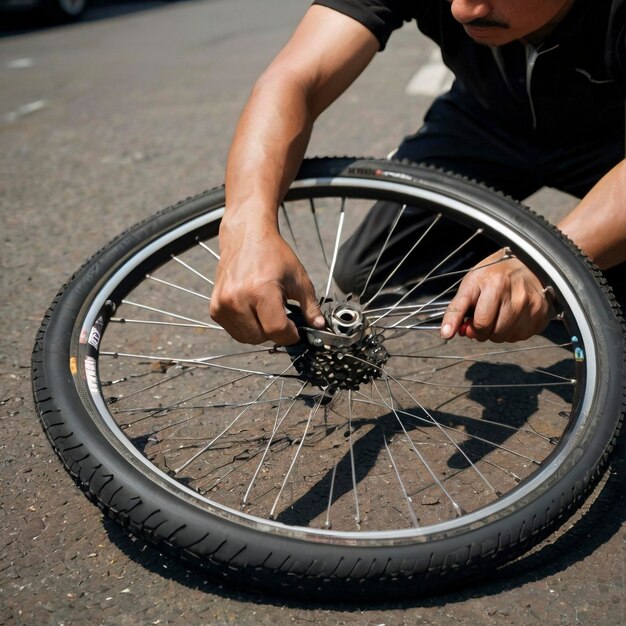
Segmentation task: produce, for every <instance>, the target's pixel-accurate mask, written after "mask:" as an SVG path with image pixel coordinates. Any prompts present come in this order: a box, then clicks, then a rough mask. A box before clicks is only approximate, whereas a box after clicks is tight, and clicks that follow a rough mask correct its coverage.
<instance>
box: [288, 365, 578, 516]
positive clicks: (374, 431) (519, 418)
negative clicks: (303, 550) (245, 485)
mask: <svg viewBox="0 0 626 626" xmlns="http://www.w3.org/2000/svg"><path fill="white" fill-rule="evenodd" d="M572 376H573V371H572V364H571V360H570V359H566V360H563V361H560V362H557V363H554V364H553V365H552V366H550V367H548V368H545V369H542V370H541V371H539V372H530V373H529V372H528V371H527V370H525V369H523V368H521V367H520V366H518V365H511V364H497V365H494V364H489V363H474V364H472V365H471V366H470V367H468V369H467V371H466V372H465V378H466V379H467V381H468V382H469V383H470V384H471V390H470V392H469V393H468V396H467V397H468V399H469V400H470V401H472V402H475V403H476V404H478V405H480V406H482V407H483V410H482V419H470V418H468V417H466V416H464V415H459V414H456V413H450V412H445V411H439V410H430V411H425V410H424V409H423V408H422V407H415V406H414V407H401V408H399V410H398V412H397V413H396V412H389V413H386V414H384V415H381V416H378V417H376V418H375V419H374V420H372V419H363V420H358V419H357V420H353V422H352V427H353V439H354V444H353V454H354V457H355V458H356V459H358V462H357V463H355V464H354V465H355V467H354V472H355V474H354V481H355V483H356V484H357V485H358V484H360V483H361V481H362V480H363V479H364V478H365V477H366V476H368V474H369V473H370V472H371V471H372V470H373V468H374V466H375V465H376V464H377V463H378V462H379V456H380V454H384V453H385V448H386V443H385V441H389V440H390V439H391V438H392V437H393V436H410V434H411V433H412V432H414V431H419V430H422V431H426V430H429V429H432V428H444V429H446V431H448V432H449V431H457V430H458V431H462V432H463V433H464V435H466V437H467V438H466V439H465V441H463V442H461V443H455V446H456V447H457V452H455V453H454V454H452V455H451V456H450V458H449V459H448V460H447V465H448V467H449V468H450V469H454V470H464V469H468V468H470V467H472V466H473V465H475V464H477V463H478V462H480V461H481V460H482V459H483V458H484V457H485V456H487V455H488V454H489V453H490V452H493V451H494V450H496V449H498V448H503V447H504V446H505V445H506V442H507V440H508V439H509V438H511V437H514V436H515V435H516V434H517V429H521V428H523V427H524V426H525V425H527V424H528V420H529V418H530V417H531V416H533V415H534V414H535V413H536V411H537V409H538V408H539V395H540V394H541V392H542V391H544V390H545V389H548V388H549V389H550V390H551V391H552V392H553V393H555V394H557V395H559V396H560V397H561V398H562V399H563V400H564V401H565V402H567V403H568V404H571V403H572V401H573V387H572V386H571V385H569V384H564V385H555V386H550V387H547V386H546V381H551V380H566V379H567V380H571V379H572ZM551 377H553V378H551ZM489 383H490V384H489ZM483 384H484V386H483ZM493 385H496V386H497V385H502V391H501V392H500V393H497V392H494V389H493ZM518 385H519V386H518ZM394 400H395V398H394ZM394 404H395V405H396V406H398V404H399V403H398V402H397V401H395V402H394ZM502 416H506V420H503V419H502ZM494 424H500V425H502V426H501V427H499V428H498V427H496V428H494ZM373 425H374V426H375V427H374V428H372V427H371V426H373ZM367 427H369V430H366V429H367ZM359 431H366V432H365V433H364V434H360V433H359ZM352 471H353V470H352V456H351V454H350V452H346V454H345V455H344V456H343V458H342V459H341V460H340V461H339V462H338V463H337V465H336V467H335V468H333V469H332V470H329V471H328V472H327V473H326V474H325V475H324V476H322V477H321V478H320V480H319V481H318V482H317V483H316V484H315V485H312V486H311V488H310V489H308V491H307V493H306V494H304V495H303V496H301V497H300V498H299V499H298V500H296V501H294V502H292V503H291V504H290V506H289V508H287V509H285V510H284V511H283V512H281V513H280V514H279V515H278V517H277V520H278V521H279V522H281V523H283V524H288V525H303V524H304V525H306V524H307V522H308V523H309V524H310V523H311V522H313V520H315V519H316V518H317V517H318V516H320V515H322V514H323V513H324V512H325V510H326V508H327V505H328V496H327V494H329V493H332V494H333V500H334V501H337V500H339V499H340V498H341V497H342V496H344V495H345V494H347V493H349V492H351V491H352V490H353V489H354V485H353V482H352V480H353V478H352Z"/></svg>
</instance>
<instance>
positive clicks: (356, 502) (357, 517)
mask: <svg viewBox="0 0 626 626" xmlns="http://www.w3.org/2000/svg"><path fill="white" fill-rule="evenodd" d="M352 408H353V398H352V389H349V390H348V444H349V446H350V473H351V474H352V490H353V491H354V508H355V515H354V520H355V522H356V525H357V528H358V527H359V526H360V524H361V512H360V510H359V494H358V492H357V489H356V467H355V461H354V443H353V441H352V417H353V416H352Z"/></svg>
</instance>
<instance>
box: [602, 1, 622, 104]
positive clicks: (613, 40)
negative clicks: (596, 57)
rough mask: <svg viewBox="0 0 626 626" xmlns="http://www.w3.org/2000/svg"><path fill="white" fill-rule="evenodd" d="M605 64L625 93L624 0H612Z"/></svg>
mask: <svg viewBox="0 0 626 626" xmlns="http://www.w3.org/2000/svg"><path fill="white" fill-rule="evenodd" d="M606 59H607V65H608V68H609V72H610V74H611V77H612V78H613V80H615V82H616V83H617V84H618V86H619V87H620V89H621V91H622V93H623V94H624V95H626V1H625V0H614V1H613V4H612V8H611V17H610V19H609V30H608V36H607V57H606Z"/></svg>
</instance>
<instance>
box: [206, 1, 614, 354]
mask: <svg viewBox="0 0 626 626" xmlns="http://www.w3.org/2000/svg"><path fill="white" fill-rule="evenodd" d="M625 13H626V6H625V4H624V1H623V0H613V1H611V0H413V1H410V0H318V1H317V2H316V3H315V4H314V5H313V6H312V7H311V8H310V9H309V11H308V12H307V13H306V15H305V17H304V18H303V20H302V22H301V23H300V25H299V26H298V28H297V29H296V31H295V33H294V35H293V37H292V38H291V40H290V41H289V42H288V44H287V45H286V46H285V48H284V49H283V50H282V51H281V52H280V53H279V55H278V56H277V57H276V59H275V60H274V61H273V62H272V63H271V65H270V66H269V68H268V69H267V70H266V71H265V73H264V74H263V75H262V76H261V78H260V79H259V81H258V82H257V84H256V86H255V88H254V90H253V93H252V95H251V97H250V100H249V101H248V104H247V106H246V108H245V110H244V112H243V114H242V116H241V119H240V122H239V124H238V127H237V131H236V134H235V138H234V140H233V143H232V146H231V150H230V153H229V158H228V164H227V173H226V204H227V210H226V214H225V217H224V219H223V222H222V226H221V230H220V247H221V261H220V265H219V267H218V275H217V282H216V287H215V290H214V293H213V298H212V302H211V315H212V316H213V317H214V319H215V320H217V321H218V322H219V323H221V324H222V325H223V326H224V327H225V328H226V330H227V331H228V332H229V333H230V334H231V335H232V336H233V337H234V338H235V339H237V340H239V341H242V342H247V343H260V342H262V341H265V340H271V341H274V342H275V343H277V344H282V345H286V344H290V343H294V342H296V341H297V340H298V334H297V331H296V328H295V326H294V324H293V323H292V322H291V321H290V320H289V319H288V318H287V316H286V315H285V312H284V306H283V305H284V302H285V300H286V299H293V300H297V301H298V302H299V303H300V306H301V309H302V311H303V313H304V316H305V318H306V320H307V322H308V323H309V324H310V325H311V326H313V327H317V328H321V327H323V325H324V319H323V317H322V315H321V312H320V309H319V306H318V302H317V299H316V295H315V293H314V290H313V287H312V285H311V282H310V280H309V278H308V276H307V274H306V272H305V270H304V268H303V267H302V265H301V264H300V263H299V261H298V260H297V258H296V256H295V255H294V253H293V251H292V250H291V249H290V248H289V246H288V245H287V244H286V243H285V242H284V241H283V239H282V238H281V237H280V234H279V232H278V227H277V207H278V205H279V203H280V200H281V198H282V197H283V195H284V193H285V192H286V190H287V188H288V186H289V184H290V182H291V180H292V178H293V176H295V173H296V172H297V170H298V168H299V165H300V162H301V160H302V158H303V155H304V153H305V150H306V146H307V142H308V139H309V136H310V133H311V131H312V127H313V123H314V121H315V119H316V118H317V117H318V116H319V115H320V113H321V112H322V111H323V110H324V109H325V108H326V107H328V106H329V105H330V104H331V103H332V102H333V101H334V100H335V99H336V98H337V97H338V96H339V95H340V94H341V93H342V92H343V91H344V90H345V89H346V88H347V87H348V86H349V85H350V84H351V83H352V82H353V81H354V80H355V78H356V77H357V76H358V75H359V74H360V72H361V71H362V70H363V69H364V68H365V67H366V66H367V65H368V63H369V62H370V61H371V59H372V58H373V57H374V55H375V54H376V52H378V51H379V50H382V49H384V47H385V44H386V41H387V39H388V37H389V35H390V34H391V32H392V31H393V30H394V29H395V28H398V27H399V26H401V25H402V24H403V22H404V21H408V20H412V19H415V20H416V21H417V24H418V26H419V28H420V30H422V31H423V32H424V34H426V35H427V36H429V37H431V38H432V39H433V40H434V41H435V42H437V43H438V44H439V45H440V46H441V49H442V55H443V59H444V62H445V63H446V64H447V65H448V66H449V67H450V68H451V69H452V70H453V71H454V73H455V75H456V81H455V83H454V85H453V87H452V89H451V91H450V92H449V93H447V94H444V95H443V96H441V97H440V98H438V99H437V100H436V101H435V103H434V104H433V106H432V107H431V109H430V110H429V112H428V114H427V116H426V118H425V124H424V126H423V127H422V129H420V131H419V132H418V133H417V134H416V135H414V136H413V137H409V138H407V139H405V141H404V142H403V143H402V144H401V146H400V147H399V149H398V152H397V157H398V158H410V159H411V160H416V161H422V162H430V163H433V164H435V165H440V166H443V167H445V168H446V169H453V170H456V171H457V172H459V173H461V174H465V175H469V176H470V177H472V178H475V179H479V180H482V181H484V182H486V183H487V184H489V185H491V186H493V187H496V188H499V189H501V190H503V191H505V192H507V193H509V194H512V195H514V196H515V197H517V198H523V197H525V196H527V195H530V193H532V192H533V191H535V190H536V189H538V188H540V187H541V186H543V185H547V184H549V185H551V186H554V187H557V188H560V189H563V190H565V191H569V192H570V193H574V194H576V195H579V196H581V197H582V200H581V202H580V204H579V205H578V206H577V207H576V208H575V210H574V211H573V212H572V213H570V214H569V215H568V216H567V217H566V218H565V219H564V220H563V221H562V222H561V223H560V224H559V227H560V228H561V230H563V232H565V233H566V234H567V235H568V236H569V237H570V238H571V239H572V240H573V241H574V242H575V243H577V244H578V246H579V247H580V248H581V249H582V250H584V251H585V252H586V253H587V255H588V256H590V257H591V258H592V259H593V260H594V261H595V262H596V263H597V264H598V265H599V266H600V267H601V268H612V267H616V266H617V270H616V271H618V272H622V270H623V266H622V267H620V266H619V264H623V263H624V262H626V162H625V161H624V160H623V157H624V134H625V131H624V93H625V92H626V50H625V45H626V44H625V36H626V35H625V31H626V24H625V22H626V19H625ZM367 219H368V220H369V222H370V223H372V222H373V221H374V222H376V220H382V221H384V220H385V216H384V215H381V214H380V211H379V212H378V213H377V212H376V209H374V212H373V213H372V214H371V215H370V216H369V217H368V218H367ZM366 231H367V228H365V229H363V228H362V229H361V232H363V233H365V232H366ZM365 245H366V244H365ZM349 254H350V251H348V253H347V257H346V258H348V259H349ZM496 255H497V256H498V257H500V256H501V253H499V252H498V253H496ZM489 260H490V259H489V258H487V259H486V262H485V265H487V267H484V268H482V269H480V270H477V271H474V272H471V273H469V274H468V275H467V276H466V278H465V279H464V280H463V282H462V283H461V285H460V287H459V290H458V292H457V295H456V296H455V297H454V299H453V300H452V302H451V303H450V305H449V307H448V309H447V311H446V314H445V316H444V318H443V322H442V327H441V335H442V337H444V338H446V339H449V338H452V337H454V335H455V334H456V333H458V332H459V331H460V329H461V327H462V324H463V321H464V319H466V317H467V315H468V314H470V313H471V317H472V319H471V320H470V322H469V324H467V325H466V326H463V332H465V333H466V334H467V336H468V337H471V338H475V339H479V340H486V339H491V340H494V341H516V340H519V339H524V338H526V337H529V336H531V335H532V334H534V333H536V332H540V331H541V330H542V329H543V327H544V326H545V325H546V324H547V321H548V319H549V316H550V313H551V312H550V309H551V307H550V302H549V298H546V294H545V286H544V285H542V284H541V283H540V281H539V279H538V278H537V277H536V276H534V275H533V274H532V273H531V272H530V271H529V270H528V269H527V268H525V266H524V265H522V264H521V263H520V262H519V261H518V260H517V259H514V258H513V259H510V260H508V261H505V262H503V263H498V264H495V265H494V264H492V265H489ZM622 280H623V279H622Z"/></svg>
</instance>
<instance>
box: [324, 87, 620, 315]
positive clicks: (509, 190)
mask: <svg viewBox="0 0 626 626" xmlns="http://www.w3.org/2000/svg"><path fill="white" fill-rule="evenodd" d="M623 158H624V132H623V130H622V131H621V132H620V131H619V129H610V132H609V131H607V133H606V134H605V135H601V134H595V135H594V136H593V137H591V138H583V137H582V135H581V137H571V138H569V139H563V138H560V139H559V140H558V141H557V140H553V141H546V140H545V138H538V137H528V136H523V135H519V134H516V133H513V132H510V131H508V130H506V129H502V128H499V127H497V126H494V125H493V123H492V121H491V120H490V119H488V118H487V117H486V116H485V115H484V114H483V115H480V114H478V113H477V110H476V109H475V108H471V107H465V106H464V103H463V101H462V99H461V98H459V97H455V91H454V89H453V91H452V92H450V93H448V94H445V95H444V96H442V97H440V98H438V99H437V100H436V101H435V102H434V104H433V105H432V107H431V108H430V110H429V111H428V113H427V115H426V117H425V120H424V125H423V126H422V128H420V130H419V131H418V132H417V133H415V134H414V135H411V136H409V137H406V138H405V139H404V141H403V142H402V143H401V145H400V146H399V148H398V150H397V151H396V153H395V154H394V156H393V159H398V160H404V159H407V160H410V161H413V162H416V163H425V164H429V165H434V166H437V167H440V168H442V169H444V170H451V171H453V172H456V173H457V174H461V175H463V176H467V177H469V178H471V179H474V180H477V181H480V182H483V183H485V184H487V185H488V186H490V187H493V188H494V189H497V190H500V191H503V192H504V193H505V194H507V195H510V196H512V197H513V198H516V199H518V200H523V199H524V198H526V197H528V196H530V195H531V194H532V193H534V192H535V191H537V190H538V189H540V188H541V187H544V186H549V187H553V188H555V189H558V190H560V191H564V192H567V193H569V194H572V195H574V196H577V197H579V198H580V197H582V196H584V195H585V194H586V193H587V192H588V191H589V190H590V189H591V188H592V187H593V186H594V185H595V184H596V183H597V182H598V180H599V179H600V178H602V176H604V175H605V174H606V173H607V172H608V171H609V170H610V169H611V168H612V167H613V166H614V165H616V164H617V163H618V162H619V161H621V160H622V159H623ZM625 210H626V207H625ZM398 211H399V207H398V205H396V204H393V203H390V202H379V203H377V204H375V205H374V206H373V207H372V209H371V211H370V213H369V214H368V215H367V216H366V218H365V220H364V221H363V222H362V223H361V224H360V226H359V227H358V228H357V230H356V231H355V233H354V234H353V235H352V236H351V237H350V238H349V239H348V240H347V241H346V243H345V244H344V245H343V246H342V248H341V250H340V253H339V256H338V259H337V266H336V272H335V279H336V281H337V283H338V284H339V286H340V287H341V288H342V289H343V290H344V291H345V292H353V293H357V294H358V293H361V292H362V291H363V289H364V287H365V285H366V281H368V277H369V288H368V291H369V292H371V291H372V289H373V288H374V286H375V284H376V282H377V281H376V279H377V278H379V281H378V282H380V280H381V279H382V276H384V275H386V274H387V273H388V272H389V269H390V268H391V267H393V266H394V265H395V264H396V263H397V261H398V260H399V259H401V258H402V257H403V256H404V255H405V254H407V252H408V251H409V250H410V249H411V247H412V245H413V244H414V242H415V241H416V239H417V238H418V237H419V236H420V233H422V232H423V230H424V227H425V226H424V222H423V220H424V215H423V213H422V211H421V210H420V209H419V208H416V207H406V208H405V209H404V212H403V214H402V217H401V219H400V221H399V222H398V224H397V225H396V227H395V229H394V231H393V236H392V237H391V239H390V240H389V241H388V242H387V245H386V247H385V249H386V252H385V254H384V255H383V258H382V259H380V260H379V262H378V264H377V266H376V274H378V276H371V277H370V270H371V269H372V267H373V266H374V263H375V262H376V257H377V252H376V251H378V250H380V248H381V246H382V244H383V243H384V241H385V239H386V238H387V237H388V233H389V230H390V226H391V224H392V222H393V221H394V220H395V219H396V217H397V215H398ZM448 237H451V238H452V239H454V237H455V233H454V232H446V240H447V241H448ZM464 237H465V235H464V234H463V233H458V238H459V240H461V239H463V238H464ZM489 252H490V250H489V249H487V248H485V250H480V251H478V254H479V255H482V256H486V254H488V253H489ZM420 255H421V257H422V259H423V258H425V257H428V250H424V249H423V248H421V247H420ZM481 258H482V257H481ZM475 260H476V262H477V261H479V260H480V258H476V259H475ZM467 261H468V260H467V259H465V260H462V262H463V263H467ZM419 263H420V259H418V258H415V259H411V257H409V258H408V259H407V261H406V262H405V263H403V264H402V270H401V271H399V272H397V274H396V276H395V279H396V281H397V282H398V283H401V282H402V281H403V280H404V279H405V278H406V276H404V275H403V274H406V272H412V273H413V274H414V275H419V273H420V271H419V268H418V267H417V266H418V265H419ZM464 266H467V265H464ZM607 277H608V278H609V281H610V282H611V284H612V286H613V287H614V290H615V291H616V293H618V294H619V299H620V301H621V302H622V303H624V302H626V299H625V298H624V296H625V295H626V264H622V265H620V266H618V267H616V268H613V269H612V270H610V271H609V272H607Z"/></svg>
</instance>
